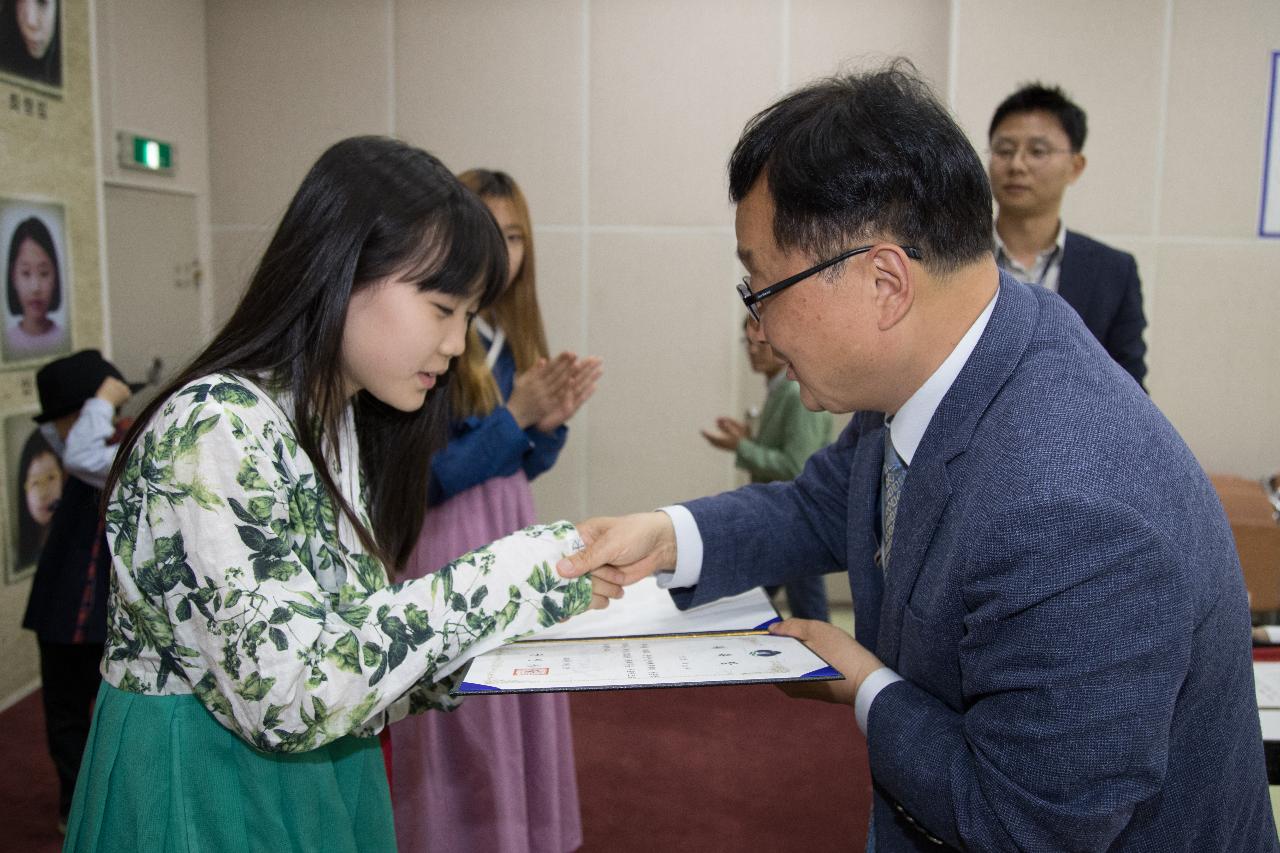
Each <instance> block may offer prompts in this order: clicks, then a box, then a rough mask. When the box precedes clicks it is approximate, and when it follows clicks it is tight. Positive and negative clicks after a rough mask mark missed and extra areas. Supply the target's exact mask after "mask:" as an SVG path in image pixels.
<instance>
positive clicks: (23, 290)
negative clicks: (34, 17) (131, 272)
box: [0, 0, 72, 364]
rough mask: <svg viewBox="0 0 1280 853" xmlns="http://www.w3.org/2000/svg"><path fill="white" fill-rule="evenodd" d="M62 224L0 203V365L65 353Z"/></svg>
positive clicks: (46, 208) (50, 206)
mask: <svg viewBox="0 0 1280 853" xmlns="http://www.w3.org/2000/svg"><path fill="white" fill-rule="evenodd" d="M0 2H3V0H0ZM66 221H67V218H66V210H65V209H64V208H63V207H62V205H60V204H55V203H52V202H37V201H23V200H19V199H12V198H0V258H4V259H5V272H4V276H5V302H4V308H5V311H4V314H3V318H4V319H3V324H2V328H0V359H2V360H3V361H4V363H5V364H12V363H15V362H31V361H46V360H48V359H50V358H56V357H58V356H62V355H67V354H68V353H70V352H71V316H70V312H71V302H72V299H71V270H70V264H69V263H68V261H69V254H68V252H67V244H66Z"/></svg>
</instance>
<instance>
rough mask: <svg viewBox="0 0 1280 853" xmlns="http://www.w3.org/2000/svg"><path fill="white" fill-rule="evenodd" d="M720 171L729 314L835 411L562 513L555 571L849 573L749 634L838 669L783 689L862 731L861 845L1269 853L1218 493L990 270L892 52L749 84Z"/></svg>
mask: <svg viewBox="0 0 1280 853" xmlns="http://www.w3.org/2000/svg"><path fill="white" fill-rule="evenodd" d="M729 187H730V196H731V198H732V199H733V201H734V202H735V204H736V205H737V210H736V233H737V241H738V256H739V258H740V259H741V260H742V262H743V265H744V266H745V267H746V269H747V272H748V273H749V277H748V279H747V281H746V282H745V283H744V287H743V301H744V302H745V303H746V307H747V309H748V310H749V311H750V312H751V314H752V316H753V317H756V318H758V320H759V322H760V330H761V333H762V334H763V335H764V338H765V340H767V341H768V342H769V345H770V346H771V347H772V348H773V350H774V351H775V352H776V353H777V354H778V356H779V357H780V358H781V359H783V361H785V362H786V364H787V368H786V371H787V375H788V376H789V377H791V378H794V379H795V380H796V381H797V382H798V383H799V384H800V396H801V399H802V400H803V401H804V403H805V405H806V406H807V407H808V408H810V409H813V410H818V409H825V410H827V411H830V412H856V414H855V415H854V416H853V419H852V421H851V422H850V424H849V426H848V427H847V428H846V429H845V430H844V431H843V432H842V433H841V435H840V437H839V438H838V439H837V440H836V442H835V443H834V444H832V445H830V446H828V447H826V448H824V449H823V450H820V451H818V452H817V453H815V454H814V455H813V456H812V457H811V458H810V460H809V462H808V464H807V465H806V466H805V468H804V471H803V472H802V473H801V474H800V476H799V477H797V478H796V479H794V480H791V481H789V482H782V483H758V484H752V485H747V486H743V487H742V488H740V489H737V490H734V491H731V492H726V493H723V494H720V495H715V496H712V497H706V498H699V499H696V500H691V501H688V502H685V503H683V504H680V505H678V506H672V507H666V508H664V509H663V510H660V511H656V512H648V513H637V514H633V515H627V516H623V517H620V518H595V519H589V520H587V521H585V522H583V523H582V524H580V525H579V526H578V529H579V531H580V532H581V534H582V537H583V539H584V540H585V541H586V542H587V543H588V544H587V547H586V549H584V550H582V551H579V552H577V553H576V554H573V555H571V556H570V557H569V558H567V559H565V560H562V561H560V563H559V564H558V565H557V570H558V571H559V572H561V574H563V575H565V576H576V575H581V574H583V573H585V572H594V573H595V575H596V578H597V579H598V580H599V581H601V582H607V583H612V584H619V585H626V584H628V583H632V582H634V581H636V580H638V579H639V578H641V577H644V576H647V575H650V574H657V576H658V583H659V584H660V585H662V586H665V587H667V588H668V589H670V590H671V594H672V598H673V599H674V600H675V602H676V603H677V605H679V606H681V607H689V606H697V605H700V604H703V603H706V602H708V601H712V600H715V599H717V598H721V597H723V596H727V595H733V594H735V593H739V592H742V591H744V590H746V589H749V588H751V587H753V586H758V585H761V584H768V583H779V582H782V581H785V580H787V579H788V578H789V577H791V576H794V575H796V574H798V573H801V572H803V573H807V574H819V573H822V572H825V571H831V570H833V569H843V570H845V571H847V573H848V577H849V584H850V587H851V591H852V593H853V602H854V614H855V619H854V632H855V634H854V636H850V635H849V634H848V633H846V632H844V631H842V630H841V629H840V628H838V627H836V626H834V625H831V624H829V623H826V622H815V621H810V620H806V619H789V620H787V621H786V622H783V623H779V624H775V625H774V626H772V627H771V628H770V630H771V631H772V632H773V633H776V634H783V635H787V636H791V637H796V638H798V639H800V640H802V641H803V642H805V643H806V644H807V645H808V646H809V647H810V648H812V649H813V650H814V651H815V652H817V653H818V654H819V655H820V656H822V657H823V658H824V659H825V660H826V661H827V662H828V663H830V664H831V665H832V666H833V667H835V668H836V669H837V670H838V671H839V672H840V673H841V674H842V675H843V676H844V679H843V680H838V681H825V682H819V683H816V684H809V685H804V686H798V685H788V686H786V688H785V689H786V690H787V692H788V693H791V694H792V695H796V696H800V697H804V698H812V699H820V700H825V701H830V702H838V703H842V704H846V705H849V706H852V708H853V711H854V713H853V714H851V715H850V719H849V721H848V726H847V727H846V728H844V729H840V730H836V731H832V732H831V733H830V737H833V738H835V737H857V733H856V731H855V726H856V727H857V728H858V729H861V731H862V732H863V733H864V734H865V736H866V744H867V755H868V760H869V765H870V770H871V777H872V783H873V785H872V803H873V805H872V821H871V822H872V828H871V833H870V841H871V844H872V845H873V846H874V848H875V850H876V851H877V853H895V851H921V850H932V849H937V848H938V847H941V846H942V845H946V846H947V847H951V848H959V849H964V850H983V851H987V850H1110V851H1156V850H1158V851H1173V850H1185V851H1207V850H1214V851H1218V850H1233V851H1234V850H1242V851H1243V850H1249V851H1270V853H1280V841H1278V839H1277V836H1276V829H1275V824H1274V821H1273V818H1272V812H1271V802H1270V798H1269V796H1268V790H1267V778H1266V770H1265V762H1264V759H1263V748H1262V733H1261V726H1260V722H1259V718H1258V708H1257V704H1256V696H1255V694H1254V686H1253V665H1252V661H1251V660H1250V648H1249V636H1248V628H1249V609H1248V603H1247V600H1246V596H1245V588H1244V580H1243V577H1242V575H1241V571H1240V563H1239V560H1238V559H1237V557H1236V551H1235V543H1234V541H1233V539H1232V536H1231V530H1230V528H1229V527H1228V525H1227V521H1226V518H1225V517H1224V515H1223V512H1222V508H1221V505H1220V504H1219V503H1218V499H1217V497H1216V495H1215V494H1214V491H1213V488H1212V487H1211V486H1210V484H1209V481H1208V478H1207V477H1205V475H1204V472H1203V471H1201V469H1200V466H1199V465H1198V464H1197V463H1196V460H1195V457H1194V456H1193V455H1192V453H1191V451H1190V450H1189V449H1188V448H1187V446H1186V444H1184V443H1183V441H1182V439H1181V438H1180V437H1179V436H1178V434H1177V433H1176V432H1175V431H1174V429H1173V427H1172V426H1171V425H1170V424H1169V423H1168V421H1167V420H1165V418H1164V417H1163V416H1162V415H1161V414H1160V411H1159V410H1158V409H1157V408H1156V407H1155V405H1154V404H1153V403H1152V402H1151V400H1150V398H1148V397H1147V395H1146V394H1145V393H1143V391H1142V389H1141V388H1139V387H1138V385H1137V384H1136V383H1135V382H1133V380H1132V379H1131V378H1130V376H1129V375H1127V374H1126V373H1125V372H1124V371H1123V370H1122V369H1121V368H1120V367H1119V366H1118V365H1116V363H1115V362H1114V361H1112V359H1111V358H1110V356H1108V355H1107V353H1106V352H1105V351H1104V350H1103V348H1102V347H1101V346H1100V345H1099V344H1098V342H1097V340H1096V339H1094V337H1093V336H1092V335H1091V334H1090V333H1089V330H1088V329H1086V328H1085V326H1084V324H1083V323H1082V322H1081V321H1080V317H1079V316H1078V315H1077V314H1076V313H1075V312H1074V311H1072V310H1071V308H1070V307H1068V306H1067V305H1066V304H1065V303H1064V302H1063V301H1062V300H1061V299H1059V298H1058V297H1056V296H1054V295H1053V294H1052V293H1049V292H1047V291H1045V290H1044V289H1043V288H1039V287H1029V286H1027V285H1025V284H1022V283H1020V282H1018V281H1017V280H1016V279H1014V278H1013V277H1012V276H1010V275H1009V274H1008V273H1005V272H1002V271H1001V270H1000V269H999V268H998V267H997V265H996V262H995V258H994V257H993V255H992V245H991V221H992V216H991V190H990V185H989V183H988V181H987V175H986V173H985V170H984V168H983V165H982V161H981V159H980V158H979V157H978V154H977V152H976V151H974V149H973V147H972V146H971V145H970V144H969V141H968V140H967V138H966V137H965V135H964V132H963V131H962V130H961V129H960V128H959V126H958V125H957V124H956V123H955V121H954V119H952V118H951V116H950V115H949V114H948V113H947V110H946V109H945V108H944V107H943V106H942V105H941V104H939V103H938V101H937V99H936V98H935V96H934V95H933V94H932V93H931V92H930V91H929V89H928V88H927V86H926V85H925V84H924V83H923V82H921V81H920V80H919V78H918V77H916V75H915V73H914V69H912V68H911V66H910V64H909V63H906V62H902V61H900V62H896V63H894V64H892V65H890V66H889V67H888V68H885V69H882V70H879V71H876V72H872V73H866V74H856V75H850V76H848V77H841V78H835V79H831V80H823V81H819V82H817V83H813V84H810V85H809V86H806V87H805V88H803V89H800V90H798V91H796V92H793V93H792V94H790V95H788V96H786V97H784V98H783V99H782V100H780V101H778V102H777V103H775V104H774V105H773V106H771V107H769V108H767V109H766V110H764V111H763V112H762V113H760V114H759V115H757V116H756V117H755V118H753V119H752V120H751V121H750V122H749V123H748V124H747V127H746V129H745V131H744V132H743V134H742V137H741V138H740V139H739V141H738V145H737V147H736V148H735V150H734V153H733V155H732V157H731V159H730V163H729ZM618 594H620V591H619V590H612V591H611V592H610V593H608V596H609V597H616V596H617V595H618ZM855 720H856V723H855ZM678 799H679V795H678V793H677V794H676V797H675V801H678ZM796 831H797V839H798V843H801V844H802V843H803V831H804V830H803V827H797V830H796ZM854 843H855V842H854V840H853V839H850V847H851V848H852V846H853V844H854Z"/></svg>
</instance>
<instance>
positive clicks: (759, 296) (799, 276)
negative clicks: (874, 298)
mask: <svg viewBox="0 0 1280 853" xmlns="http://www.w3.org/2000/svg"><path fill="white" fill-rule="evenodd" d="M878 245H880V244H879V243H875V244H872V245H870V246H859V247H858V248H856V249H850V250H849V251H847V252H842V253H841V254H839V255H836V256H835V257H834V258H828V259H827V260H825V261H823V262H822V263H820V264H815V265H814V266H811V267H809V268H808V269H807V270H804V271H803V272H798V273H796V274H795V275H792V276H787V277H786V278H784V279H783V280H782V281H780V282H778V283H776V284H771V285H769V286H768V287H766V288H765V289H764V290H757V291H754V292H753V291H752V290H751V287H750V285H748V284H747V280H748V278H749V277H748V276H743V278H742V281H741V283H739V284H738V295H739V296H741V297H742V304H743V305H745V306H747V312H748V313H750V314H751V319H753V320H755V321H756V322H757V323H759V322H760V309H759V308H757V307H756V306H757V305H759V304H760V303H761V302H763V301H764V300H766V299H768V298H769V297H770V296H776V295H777V294H779V293H781V292H782V291H784V290H786V289H787V288H788V287H790V286H791V285H793V284H797V283H799V282H802V281H804V280H805V279H806V278H808V277H809V276H811V275H815V274H817V273H820V272H822V271H823V270H825V269H826V268H827V267H830V266H835V265H836V264H838V263H840V262H841V261H843V260H845V259H847V258H852V257H853V256H854V255H861V254H863V253H865V252H870V251H871V250H872V249H874V248H875V247H876V246H878ZM898 248H899V249H901V250H902V251H903V252H905V253H906V255H907V257H908V258H911V259H912V260H913V261H918V260H921V259H922V258H923V257H924V255H923V254H921V252H920V250H919V249H917V248H916V247H915V246H898Z"/></svg>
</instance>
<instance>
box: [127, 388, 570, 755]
mask: <svg viewBox="0 0 1280 853" xmlns="http://www.w3.org/2000/svg"><path fill="white" fill-rule="evenodd" d="M339 445H340V446H339V447H338V453H337V454H335V455H333V458H332V461H330V463H329V464H330V470H331V472H332V475H333V478H334V481H335V483H337V484H338V488H339V489H340V490H341V492H342V494H343V496H344V497H345V498H346V499H347V501H348V502H349V504H350V505H351V506H352V507H353V508H355V510H356V511H357V512H358V513H360V516H361V520H362V521H367V516H366V515H365V511H364V500H363V490H362V488H361V484H360V472H359V469H360V465H359V456H358V449H357V445H356V441H355V431H354V424H353V418H352V416H351V413H350V411H349V410H348V415H347V425H346V428H345V429H344V430H343V437H342V440H341V441H340V443H339ZM424 464H425V463H424ZM107 540H108V542H109V543H110V546H111V553H112V566H113V575H114V583H113V584H112V590H111V605H110V616H109V623H108V627H107V644H106V655H105V660H104V663H103V674H104V676H105V678H106V680H107V682H108V683H110V684H112V685H114V686H115V687H118V688H120V689H121V690H126V691H130V692H134V693H145V694H159V695H172V694H189V693H194V694H195V695H196V696H197V697H198V698H199V700H200V701H201V702H202V703H203V704H204V705H205V707H207V708H208V709H209V710H210V711H211V712H212V713H213V715H214V716H215V717H216V718H217V720H218V721H219V722H220V723H222V724H223V725H224V726H226V727H227V728H229V729H231V730H232V731H233V732H236V733H237V734H238V735H239V736H240V737H242V738H243V739H244V740H246V741H248V742H249V743H251V744H252V745H253V746H255V747H257V748H259V749H262V750H273V751H281V752H301V751H304V750H308V749H314V748H316V747H319V746H321V745H323V744H325V743H327V742H329V741H332V740H335V739H337V738H339V737H342V736H343V735H347V734H361V735H369V734H373V733H375V732H377V730H379V729H381V728H382V727H383V726H384V725H385V724H387V723H389V722H391V721H393V720H396V719H399V718H400V717H402V716H404V715H405V714H406V713H416V712H419V711H424V710H427V709H429V708H448V707H452V705H453V704H454V702H455V701H456V700H451V699H450V698H449V695H448V691H449V688H450V687H451V686H452V685H453V684H454V683H456V681H457V680H458V679H459V678H460V677H461V675H462V670H460V667H462V666H463V664H465V662H466V661H468V660H470V659H471V658H472V657H474V656H475V655H477V654H480V653H482V652H484V651H487V650H489V649H491V648H494V647H496V646H498V645H501V644H502V643H504V642H507V641H510V640H512V639H515V638H517V637H520V636H522V635H525V634H528V633H530V632H531V631H533V630H535V629H536V628H538V627H539V626H549V625H551V624H554V623H556V622H558V621H561V620H563V619H565V618H567V617H569V616H572V615H574V614H577V613H581V612H582V611H584V610H586V609H587V607H588V605H589V604H590V601H591V587H590V581H589V580H588V579H586V578H579V579H576V580H573V581H566V580H565V579H563V578H561V577H560V576H559V575H558V574H557V573H556V572H555V569H554V568H553V566H554V565H555V562H556V560H558V559H559V558H560V557H561V556H562V555H563V554H566V553H569V552H571V551H573V550H575V549H576V548H580V547H581V541H580V540H579V538H578V535H577V531H576V530H575V529H574V528H573V526H572V525H570V524H568V523H567V522H557V523H555V524H550V525H543V526H534V527H529V528H526V529H525V530H522V531H519V532H517V533H515V534H512V535H511V536H508V537H506V538H504V539H501V540H499V541H497V542H495V543H493V544H492V545H490V546H487V547H485V548H481V549H479V550H476V551H473V552H471V553H470V554H466V555H464V556H462V557H460V558H459V559H457V560H455V561H454V562H453V563H451V564H449V565H448V566H447V567H445V568H443V569H442V570H440V571H439V572H437V573H435V574H432V575H429V576H427V577H424V578H419V579H414V580H408V581H405V582H403V583H398V584H389V583H388V578H387V572H386V570H385V568H384V567H383V565H382V564H381V563H380V562H378V561H377V560H376V559H374V558H373V557H372V556H370V555H369V554H367V553H365V552H364V550H363V548H362V546H361V544H360V540H359V537H358V536H356V534H355V531H354V528H353V527H352V525H351V524H350V522H349V521H348V520H347V519H346V518H345V517H344V516H342V515H341V513H339V512H337V511H336V507H335V506H334V504H333V502H332V501H331V500H330V499H329V497H328V495H327V494H326V492H325V490H324V486H323V485H322V484H321V482H320V480H319V479H318V477H317V474H316V471H315V469H314V467H313V466H312V464H311V461H310V459H309V457H308V456H307V455H306V453H305V452H303V451H302V449H301V448H300V447H299V446H298V443H297V440H296V433H295V431H294V428H293V426H292V424H291V422H290V420H289V418H288V416H286V414H285V412H284V410H283V409H282V408H281V406H280V405H279V404H278V403H277V401H275V400H273V399H272V398H271V397H270V396H268V394H267V393H266V392H265V391H263V390H262V388H261V387H259V386H258V385H256V384H255V383H253V382H251V381H249V380H247V379H245V378H243V377H239V376H235V375H231V374H217V375H211V376H207V377H204V378H201V379H198V380H195V381H193V382H190V383H188V384H187V385H186V386H184V387H183V388H182V389H181V390H180V391H178V392H177V393H176V394H174V395H173V396H172V397H171V398H170V399H169V401H168V402H167V403H165V405H164V406H163V407H162V408H161V410H160V411H159V412H157V414H156V415H155V416H154V417H153V418H152V420H151V423H150V424H148V425H147V427H146V429H145V431H144V432H143V433H142V435H140V436H139V438H138V441H137V443H136V444H135V446H134V448H133V450H132V452H131V453H130V455H129V458H128V461H127V465H126V467H125V470H124V472H123V475H122V476H121V478H120V482H119V483H118V484H117V486H116V488H115V490H114V492H113V493H112V495H111V500H110V502H109V504H108V508H107Z"/></svg>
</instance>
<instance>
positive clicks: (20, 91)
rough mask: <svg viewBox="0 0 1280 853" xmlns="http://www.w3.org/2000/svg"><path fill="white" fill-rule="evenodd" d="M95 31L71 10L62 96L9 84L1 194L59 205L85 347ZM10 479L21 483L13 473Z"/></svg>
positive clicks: (24, 386) (16, 618) (13, 617)
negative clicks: (25, 103) (28, 107)
mask: <svg viewBox="0 0 1280 853" xmlns="http://www.w3.org/2000/svg"><path fill="white" fill-rule="evenodd" d="M91 29H92V23H91V14H90V9H89V7H88V6H86V5H85V4H83V3H71V4H67V5H66V6H65V7H64V8H63V10H62V56H63V70H62V75H63V76H62V90H61V96H60V97H54V96H51V95H48V94H45V93H41V92H37V91H32V90H31V89H28V88H24V87H22V86H19V85H14V84H11V83H9V82H8V81H3V82H0V195H3V196H6V197H12V198H19V199H29V200H33V201H51V202H56V203H58V204H60V205H62V206H63V208H64V211H65V215H66V233H65V239H66V247H67V252H68V256H69V257H68V261H69V263H67V265H66V268H65V269H63V270H62V275H63V282H64V287H65V286H66V283H67V282H70V284H71V295H72V300H73V302H74V304H73V305H72V306H71V307H72V311H71V343H72V346H73V347H76V348H79V347H92V346H100V345H101V343H102V280H101V267H100V265H99V252H98V246H99V241H98V235H99V228H98V224H99V216H98V210H99V204H98V201H99V199H98V185H97V181H96V180H95V175H96V172H97V167H96V164H95V162H94V153H95V151H94V98H93V83H94V77H93V74H92V73H91V52H92V43H91V40H90V32H91ZM11 95H16V96H17V97H18V98H19V99H20V100H19V103H20V104H21V103H22V99H24V98H29V99H31V101H32V105H33V114H32V115H26V114H25V113H24V112H23V111H22V110H16V111H15V110H13V109H11V108H10V97H11ZM37 105H42V107H43V109H44V118H39V117H38V116H39V113H38V111H37V109H36V107H37ZM64 292H65V291H64ZM39 366H40V365H39V364H31V363H29V362H28V363H25V364H21V363H20V364H19V366H18V367H17V369H14V368H11V367H6V369H4V370H3V371H0V413H2V414H3V415H10V414H19V413H25V412H34V411H36V410H38V408H39V405H38V400H37V397H36V393H35V381H34V378H35V371H36V369H37V368H38V367H39ZM4 475H5V476H6V477H9V476H13V477H16V476H17V474H16V472H12V471H8V470H5V472H4ZM6 485H7V484H6ZM0 494H5V490H0ZM0 503H3V504H5V505H6V506H5V507H4V509H5V511H6V512H16V510H15V509H12V508H9V507H8V506H7V504H8V499H7V497H4V498H0ZM5 517H6V518H9V517H11V516H7V515H6V516H5ZM7 536H8V526H7V524H6V525H0V546H3V549H5V550H7V549H8V547H10V543H8V542H5V541H3V539H4V538H7ZM30 590H31V581H30V579H25V580H23V581H21V582H18V583H14V584H4V583H3V579H0V661H3V664H2V665H0V707H5V706H7V705H8V704H9V703H10V702H11V701H12V700H14V699H16V698H19V697H20V696H22V695H24V694H25V693H26V692H27V691H28V690H29V689H30V688H31V687H32V686H33V685H34V683H35V681H36V679H37V677H38V673H39V665H38V662H37V657H36V642H35V635H34V634H32V633H31V632H30V631H25V630H23V629H22V628H21V627H20V626H21V623H22V616H23V613H24V612H25V610H26V604H27V595H28V593H29V592H30Z"/></svg>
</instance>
